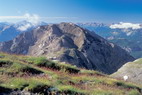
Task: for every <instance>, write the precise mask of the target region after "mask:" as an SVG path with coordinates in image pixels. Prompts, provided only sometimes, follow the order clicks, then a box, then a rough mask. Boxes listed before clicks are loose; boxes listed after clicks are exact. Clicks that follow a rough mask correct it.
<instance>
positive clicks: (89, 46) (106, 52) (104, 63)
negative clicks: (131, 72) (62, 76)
mask: <svg viewBox="0 0 142 95" xmlns="http://www.w3.org/2000/svg"><path fill="white" fill-rule="evenodd" d="M0 51H3V52H8V53H15V54H28V55H32V56H41V55H42V56H46V57H47V58H49V59H53V60H59V61H63V62H66V63H69V64H73V65H76V66H78V67H82V68H87V69H92V70H99V71H102V72H105V73H109V74H110V73H113V72H115V71H117V70H118V69H119V68H120V67H121V66H122V65H124V64H125V63H126V62H129V61H133V60H134V58H133V57H132V56H130V55H129V54H128V53H127V52H125V51H124V50H123V49H121V48H120V47H118V46H116V45H114V44H113V43H109V42H108V41H106V40H105V39H103V38H102V37H100V36H98V35H97V34H95V33H93V32H90V31H88V30H85V29H83V28H81V27H79V26H77V25H75V24H72V23H61V24H52V25H48V26H41V27H38V28H36V29H34V30H33V31H31V32H25V33H23V34H21V35H19V36H18V37H16V38H15V39H14V40H12V41H9V42H4V43H0Z"/></svg>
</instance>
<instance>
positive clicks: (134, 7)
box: [0, 0, 142, 23]
mask: <svg viewBox="0 0 142 95" xmlns="http://www.w3.org/2000/svg"><path fill="white" fill-rule="evenodd" d="M26 14H28V17H31V18H32V17H39V18H40V20H42V21H46V22H49V23H50V22H65V21H67V22H104V23H113V22H114V23H115V22H135V23H138V22H139V23H142V0H0V21H19V20H22V19H25V18H26V19H27V17H25V16H27V15H26ZM33 20H34V19H33Z"/></svg>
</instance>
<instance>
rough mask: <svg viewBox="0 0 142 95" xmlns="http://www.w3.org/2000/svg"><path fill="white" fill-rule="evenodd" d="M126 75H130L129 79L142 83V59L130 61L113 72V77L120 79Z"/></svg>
mask: <svg viewBox="0 0 142 95" xmlns="http://www.w3.org/2000/svg"><path fill="white" fill-rule="evenodd" d="M125 75H127V76H128V81H131V82H135V83H137V84H141V85H142V59H137V60H135V61H133V62H128V63H126V64H125V65H123V66H122V67H121V68H120V69H119V70H118V71H117V72H115V73H114V74H112V76H113V77H115V78H119V79H122V78H123V76H125Z"/></svg>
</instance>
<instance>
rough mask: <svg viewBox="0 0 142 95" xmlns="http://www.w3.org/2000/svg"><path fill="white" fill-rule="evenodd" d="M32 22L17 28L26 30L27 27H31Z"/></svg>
mask: <svg viewBox="0 0 142 95" xmlns="http://www.w3.org/2000/svg"><path fill="white" fill-rule="evenodd" d="M31 27H32V26H31V24H29V23H28V24H25V25H23V26H19V27H18V28H17V29H18V30H20V31H26V30H27V29H29V28H31Z"/></svg>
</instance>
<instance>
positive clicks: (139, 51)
mask: <svg viewBox="0 0 142 95" xmlns="http://www.w3.org/2000/svg"><path fill="white" fill-rule="evenodd" d="M78 25H79V26H82V27H84V28H87V29H89V30H90V31H94V32H95V33H96V34H98V35H100V36H102V37H104V38H105V39H107V40H109V41H110V42H113V43H115V44H116V45H118V46H120V47H122V48H123V49H125V50H126V51H127V52H129V53H130V54H131V55H132V56H133V57H135V58H141V57H142V40H141V38H142V28H140V29H133V28H127V29H126V28H123V29H121V28H111V25H107V24H102V23H78ZM112 25H113V24H112Z"/></svg>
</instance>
